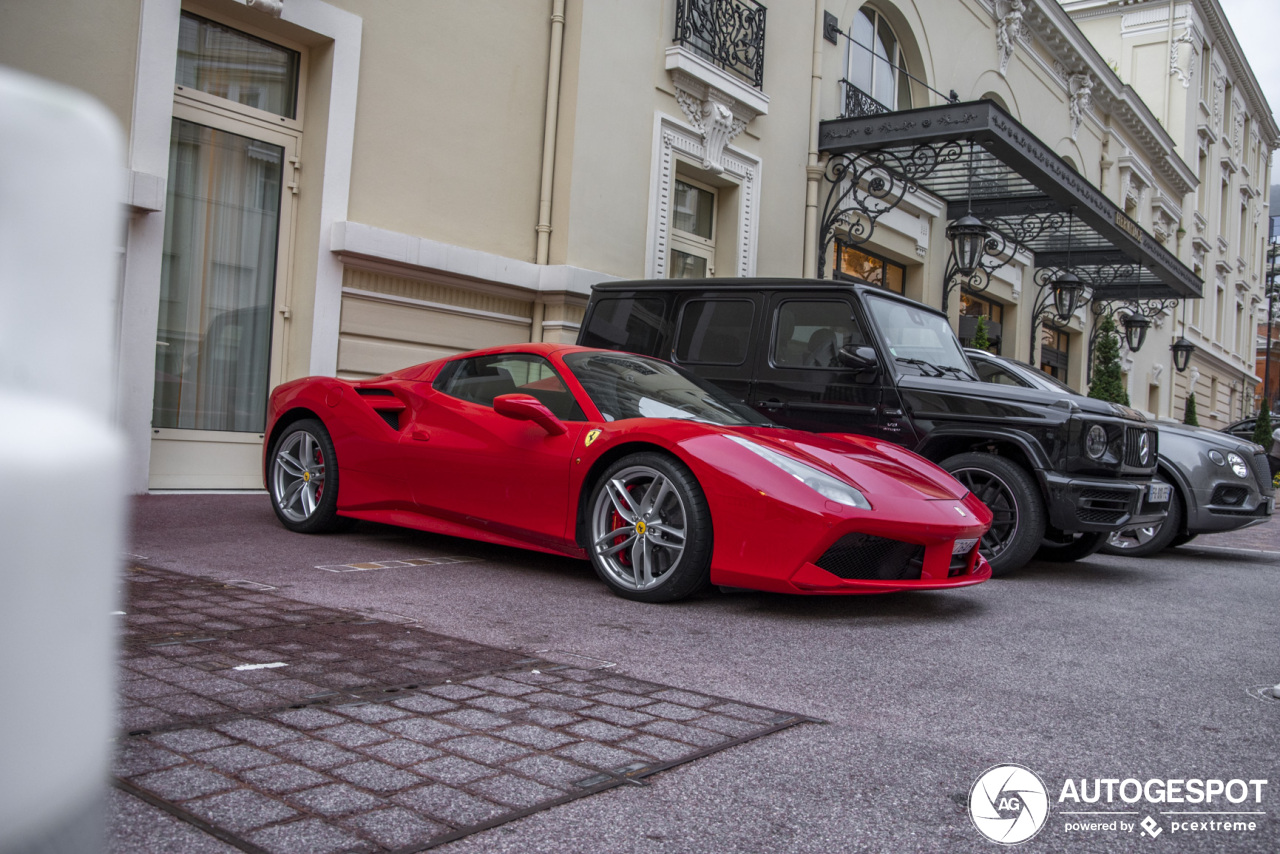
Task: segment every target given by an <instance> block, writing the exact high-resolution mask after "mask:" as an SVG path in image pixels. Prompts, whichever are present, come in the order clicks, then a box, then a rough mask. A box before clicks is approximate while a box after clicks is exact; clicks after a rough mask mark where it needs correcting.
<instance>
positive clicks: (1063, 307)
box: [1050, 270, 1084, 323]
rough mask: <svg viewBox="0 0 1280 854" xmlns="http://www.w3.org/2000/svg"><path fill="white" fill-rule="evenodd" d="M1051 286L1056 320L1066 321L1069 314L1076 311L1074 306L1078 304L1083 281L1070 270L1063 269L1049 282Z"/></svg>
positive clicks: (1082, 289)
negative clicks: (1056, 315)
mask: <svg viewBox="0 0 1280 854" xmlns="http://www.w3.org/2000/svg"><path fill="white" fill-rule="evenodd" d="M1050 286H1051V287H1052V288H1053V305H1054V310H1055V311H1056V312H1057V314H1058V320H1060V321H1062V322H1064V323H1065V322H1066V321H1067V319H1068V318H1070V317H1071V315H1073V314H1075V313H1076V306H1077V305H1079V304H1080V294H1081V293H1082V292H1083V291H1084V282H1082V281H1080V277H1079V276H1077V275H1076V274H1075V273H1073V272H1071V271H1070V270H1064V271H1063V272H1062V273H1061V274H1059V275H1058V277H1057V278H1055V279H1054V280H1053V281H1052V282H1051V283H1050Z"/></svg>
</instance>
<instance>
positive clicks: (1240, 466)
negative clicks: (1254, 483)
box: [1227, 454, 1249, 477]
mask: <svg viewBox="0 0 1280 854" xmlns="http://www.w3.org/2000/svg"><path fill="white" fill-rule="evenodd" d="M1227 464H1228V465H1230V466H1231V471H1233V472H1234V473H1235V476H1236V477H1248V476H1249V467H1248V466H1247V465H1245V462H1244V457H1242V456H1240V455H1239V454H1227Z"/></svg>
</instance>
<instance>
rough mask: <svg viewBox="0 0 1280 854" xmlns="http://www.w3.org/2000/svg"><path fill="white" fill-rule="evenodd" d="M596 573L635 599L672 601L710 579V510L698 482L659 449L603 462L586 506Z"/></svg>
mask: <svg viewBox="0 0 1280 854" xmlns="http://www.w3.org/2000/svg"><path fill="white" fill-rule="evenodd" d="M588 510H589V515H588V517H587V525H588V536H589V538H590V539H589V540H588V544H587V552H588V554H589V555H590V556H591V565H592V566H593V567H594V568H595V571H596V575H598V576H600V580H601V581H603V582H604V583H605V584H607V585H608V586H609V589H610V590H612V591H613V592H614V593H616V594H617V595H619V596H621V597H622V598H624V599H633V600H635V601H637V602H674V601H675V600H677V599H683V598H685V597H686V596H691V595H692V594H694V593H696V592H698V591H699V590H702V589H704V588H706V587H708V586H710V583H711V545H712V539H711V536H712V531H711V511H710V510H709V509H708V507H707V499H706V496H705V495H703V493H702V488H701V487H700V486H699V485H698V480H697V478H695V477H694V476H693V472H691V471H689V469H688V468H686V467H685V466H684V465H683V464H682V463H680V462H679V461H678V460H674V459H672V458H671V457H668V456H666V455H664V454H655V453H639V454H631V455H630V456H626V457H623V458H622V459H620V460H618V461H617V462H615V463H614V464H613V465H611V466H609V468H607V469H606V470H605V472H604V474H603V475H602V476H601V477H600V480H598V481H597V482H596V485H595V488H594V489H593V490H592V493H591V500H590V504H589V505H588Z"/></svg>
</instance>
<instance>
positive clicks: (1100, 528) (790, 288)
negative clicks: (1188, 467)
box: [578, 279, 1169, 575]
mask: <svg viewBox="0 0 1280 854" xmlns="http://www.w3.org/2000/svg"><path fill="white" fill-rule="evenodd" d="M578 343H579V344H582V345H585V346H589V347H604V348H611V349H617V350H625V351H628V352H632V353H640V354H644V355H649V356H657V357H660V358H664V359H669V360H670V361H672V362H675V363H676V364H678V365H681V366H683V367H684V368H686V369H687V370H689V371H691V372H692V373H694V374H696V375H697V376H699V377H702V378H704V379H706V380H710V381H711V382H713V383H715V384H716V385H718V386H720V387H721V388H723V389H724V390H725V391H728V392H729V393H730V394H732V395H733V396H735V397H738V398H740V399H742V400H743V401H745V402H746V403H747V404H748V405H750V406H751V407H753V408H754V409H756V410H758V411H760V412H761V413H763V414H764V415H766V416H767V417H768V418H770V419H772V420H773V421H774V422H776V423H778V424H781V425H784V426H787V427H794V428H798V429H801V430H811V431H814V432H822V433H860V434H863V435H869V436H875V437H879V438H882V439H885V440H887V441H890V442H894V443H896V444H899V445H903V446H905V447H907V448H910V449H911V450H913V451H915V452H916V453H918V454H920V455H922V456H924V457H926V458H927V459H929V460H932V461H933V462H935V463H937V464H939V465H941V466H942V467H943V468H944V469H946V470H947V471H949V472H951V473H952V474H953V475H954V476H955V477H956V478H957V479H959V480H960V482H961V483H963V484H965V485H966V486H967V487H969V489H970V490H971V491H972V492H973V493H974V494H975V495H977V496H978V497H979V498H980V499H981V500H982V501H983V502H985V503H986V505H987V506H988V507H989V508H991V511H992V513H993V514H994V515H995V520H994V522H993V523H992V526H991V530H990V532H989V533H988V534H987V536H985V537H983V540H982V550H983V553H984V554H985V555H986V557H987V559H988V560H989V561H990V562H991V566H992V570H993V572H994V573H995V574H996V575H1000V574H1003V573H1006V572H1009V571H1010V570H1013V569H1017V568H1018V567H1021V566H1022V565H1024V564H1025V563H1026V562H1027V561H1028V560H1030V559H1031V558H1032V557H1033V556H1036V555H1037V554H1038V556H1039V557H1041V558H1044V559H1048V560H1060V561H1066V560H1077V559H1079V558H1081V557H1084V556H1086V555H1089V554H1092V553H1093V552H1094V551H1096V550H1097V549H1098V548H1099V547H1101V545H1102V543H1103V541H1104V540H1105V539H1106V536H1107V534H1109V533H1111V532H1112V531H1116V530H1119V529H1121V528H1131V527H1134V526H1135V525H1141V524H1145V523H1147V522H1155V521H1157V520H1160V519H1163V517H1164V513H1165V511H1166V509H1167V502H1168V500H1169V496H1168V487H1167V485H1165V484H1162V483H1159V482H1153V478H1154V476H1155V472H1156V452H1157V448H1156V440H1157V433H1156V430H1155V428H1154V426H1152V425H1149V424H1148V423H1147V422H1146V420H1145V419H1144V418H1143V417H1142V415H1141V414H1139V413H1138V412H1135V411H1134V410H1131V409H1128V408H1127V407H1122V406H1117V405H1115V404H1111V403H1104V402H1102V401H1097V400H1092V399H1089V398H1079V397H1068V396H1065V395H1058V394H1054V393H1052V392H1046V391H1041V390H1039V389H1024V388H1012V387H1008V386H997V385H992V384H990V383H984V382H981V381H979V379H978V377H977V375H976V373H975V371H974V370H973V367H972V365H970V363H969V360H968V359H967V358H966V357H965V355H964V351H963V350H962V348H961V346H960V342H959V341H958V340H957V338H956V336H955V333H954V332H953V331H952V329H951V325H950V323H949V322H948V321H947V318H946V315H944V314H942V312H940V311H937V310H936V309H932V308H929V307H927V306H924V305H921V304H920V303H918V302H915V301H914V300H909V299H906V298H904V297H900V296H898V295H897V294H894V293H891V292H889V291H886V290H883V289H881V288H877V287H875V286H873V285H870V284H862V283H850V282H843V281H821V280H794V279H791V280H788V279H700V280H691V279H680V280H675V279H673V280H667V281H658V280H655V281H632V282H609V283H607V284H601V285H596V287H595V289H594V290H593V292H592V296H591V302H590V304H589V305H588V306H587V313H586V317H585V318H584V320H583V324H582V329H581V331H580V332H579V335H578Z"/></svg>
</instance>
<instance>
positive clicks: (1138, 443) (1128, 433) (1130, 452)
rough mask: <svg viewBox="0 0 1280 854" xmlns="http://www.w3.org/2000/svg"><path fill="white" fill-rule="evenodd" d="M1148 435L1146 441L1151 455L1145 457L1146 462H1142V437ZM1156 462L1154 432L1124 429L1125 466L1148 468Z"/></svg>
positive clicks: (1131, 428) (1140, 428)
mask: <svg viewBox="0 0 1280 854" xmlns="http://www.w3.org/2000/svg"><path fill="white" fill-rule="evenodd" d="M1144 433H1146V434H1148V438H1147V441H1148V442H1149V443H1150V446H1149V447H1150V448H1151V453H1150V456H1148V457H1147V461H1146V462H1145V463H1144V462H1143V461H1142V436H1143V434H1144ZM1155 461H1156V433H1155V431H1154V430H1152V431H1149V432H1148V431H1147V430H1146V429H1144V428H1142V427H1126V428H1125V430H1124V464H1125V465H1127V466H1135V467H1137V468H1148V467H1150V466H1152V465H1155Z"/></svg>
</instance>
